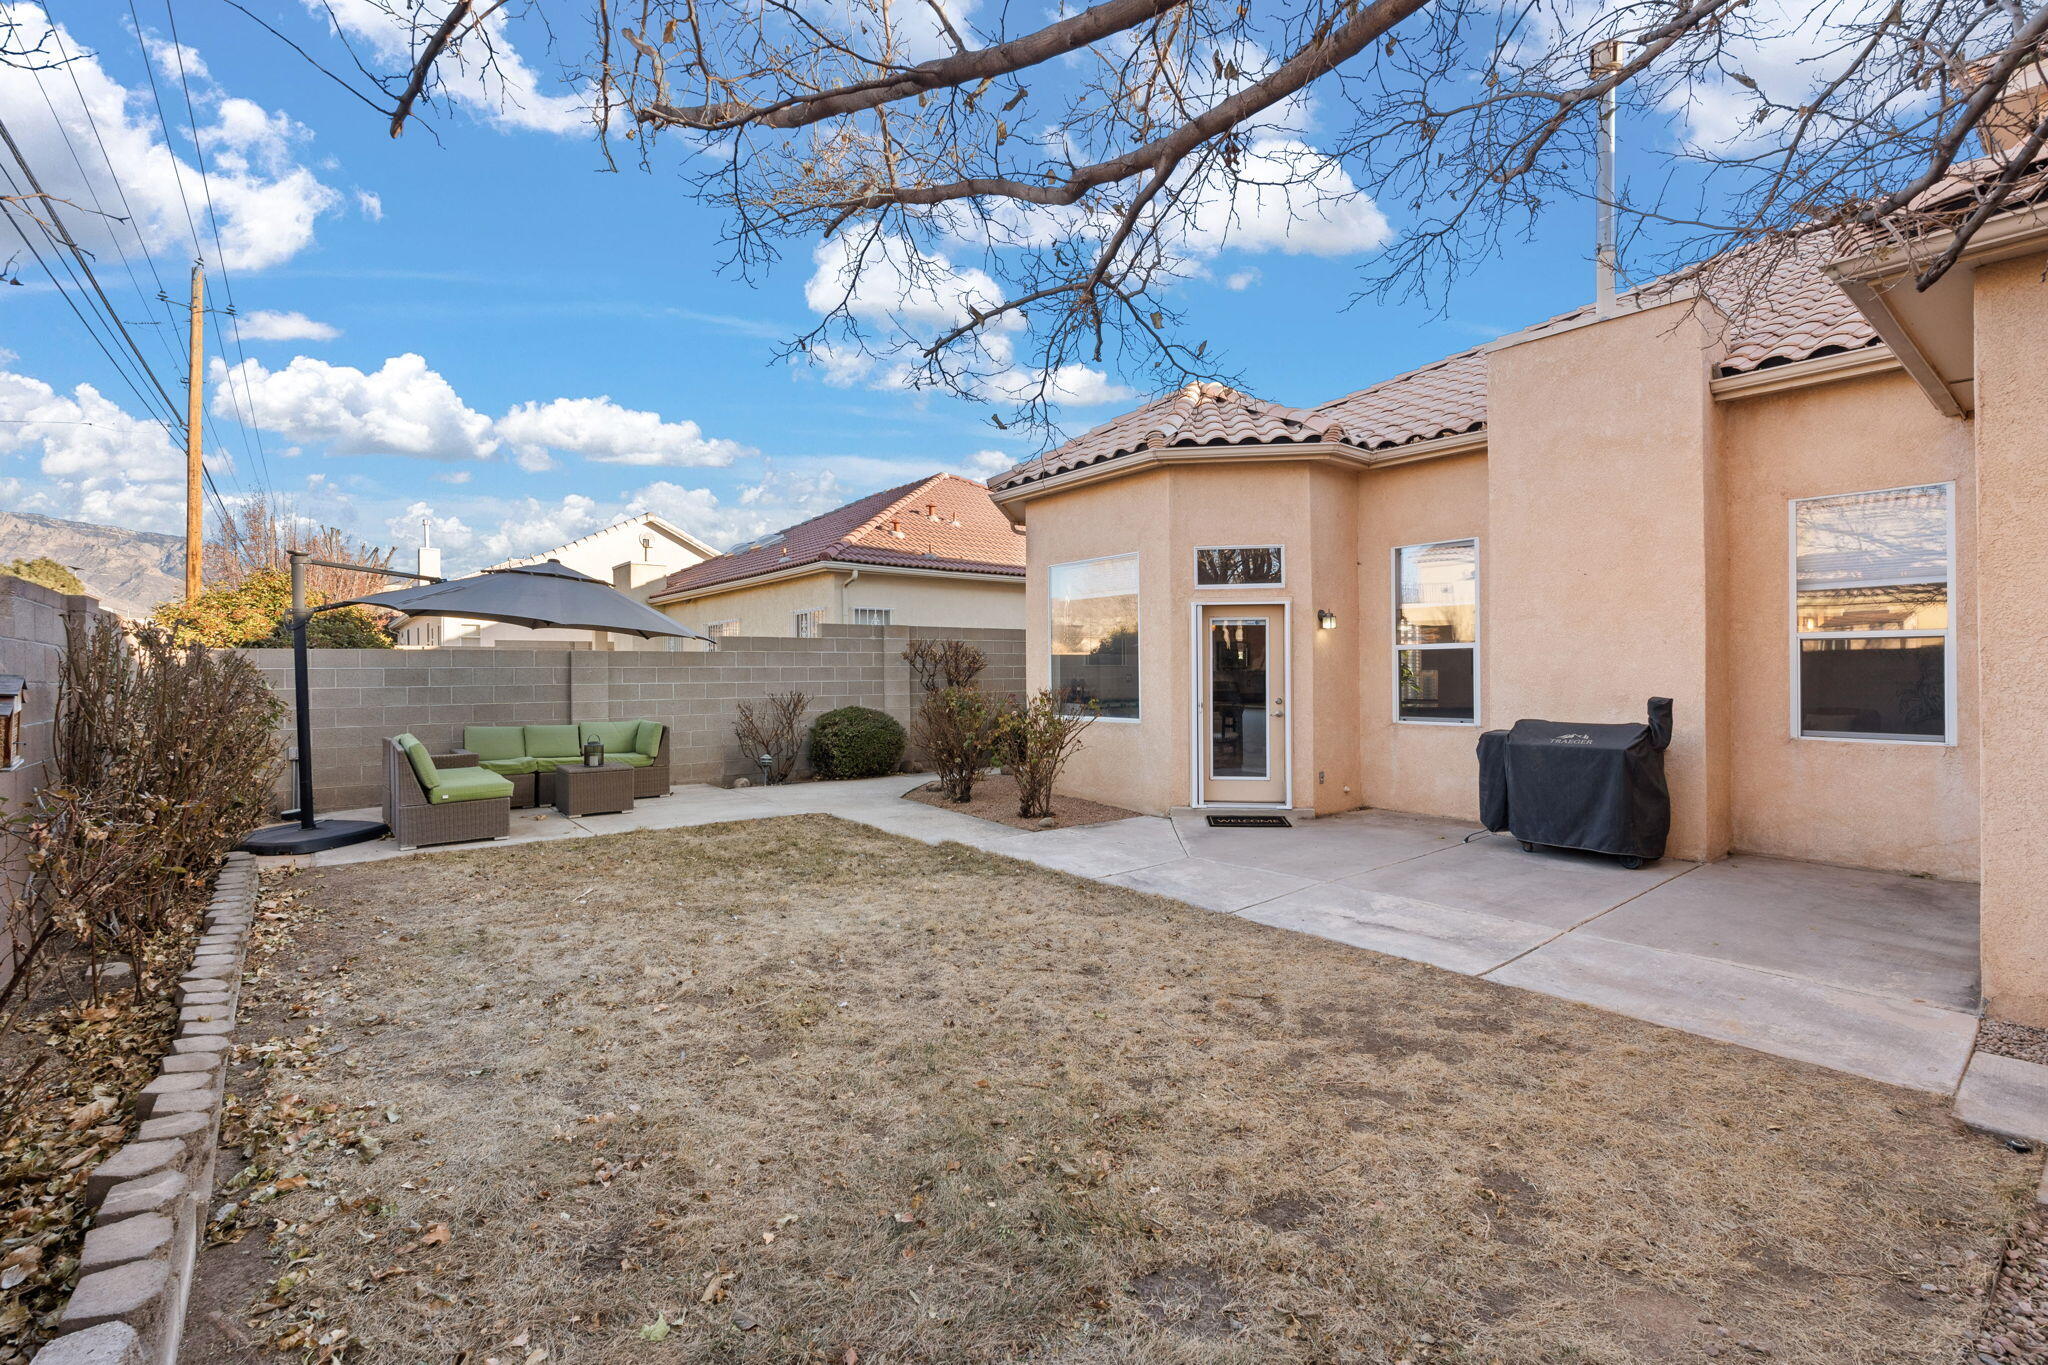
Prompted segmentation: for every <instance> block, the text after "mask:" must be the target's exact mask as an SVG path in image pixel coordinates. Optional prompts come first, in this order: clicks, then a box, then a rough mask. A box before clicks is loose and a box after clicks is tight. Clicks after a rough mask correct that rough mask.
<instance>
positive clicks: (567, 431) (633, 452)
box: [497, 397, 754, 465]
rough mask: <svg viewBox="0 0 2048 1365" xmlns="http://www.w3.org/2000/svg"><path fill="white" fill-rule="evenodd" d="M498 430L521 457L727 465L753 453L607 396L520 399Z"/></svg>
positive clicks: (500, 422)
mask: <svg viewBox="0 0 2048 1365" xmlns="http://www.w3.org/2000/svg"><path fill="white" fill-rule="evenodd" d="M497 431H498V435H499V436H500V437H502V438H503V439H504V440H505V441H506V442H507V443H508V444H509V445H510V446H511V447H512V452H513V454H514V455H515V456H517V457H518V458H519V459H521V460H526V459H529V458H536V457H542V456H545V455H546V454H547V452H548V451H550V450H560V451H567V452H570V453H573V454H577V455H581V456H583V457H584V458H585V459H588V460H595V461H597V462H598V463H600V464H630V465H728V464H731V463H732V462H733V459H734V458H735V457H736V456H741V455H751V454H753V453H754V452H753V450H752V449H751V448H750V447H748V446H743V445H741V444H740V443H739V442H737V441H726V440H713V439H711V438H708V437H706V436H705V435H704V432H703V430H702V429H701V428H700V427H699V426H698V425H697V424H696V423H695V422H664V421H663V420H662V419H661V414H659V413H655V412H643V411H640V410H637V409H634V408H626V407H621V406H619V405H618V404H617V403H614V402H612V401H611V399H609V398H605V397H598V398H557V399H554V400H552V401H550V402H547V403H521V404H519V405H517V406H516V407H514V408H513V409H512V410H511V411H510V412H508V413H506V414H505V415H504V416H503V417H500V418H499V419H498V424H497Z"/></svg>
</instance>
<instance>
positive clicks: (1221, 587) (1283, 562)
mask: <svg viewBox="0 0 2048 1365" xmlns="http://www.w3.org/2000/svg"><path fill="white" fill-rule="evenodd" d="M1204 550H1273V551H1275V552H1277V553H1278V554H1279V556H1280V576H1279V577H1278V578H1276V579H1274V580H1273V581H1272V582H1271V583H1204V582H1203V581H1202V551H1204ZM1189 572H1190V574H1191V575H1192V578H1191V580H1190V581H1191V582H1192V583H1193V584H1194V588H1195V591H1196V592H1241V591H1245V590H1247V589H1251V588H1284V587H1286V586H1287V547H1286V546H1285V545H1266V544H1259V545H1197V546H1196V547H1195V552H1194V558H1193V559H1192V560H1191V561H1190V568H1189Z"/></svg>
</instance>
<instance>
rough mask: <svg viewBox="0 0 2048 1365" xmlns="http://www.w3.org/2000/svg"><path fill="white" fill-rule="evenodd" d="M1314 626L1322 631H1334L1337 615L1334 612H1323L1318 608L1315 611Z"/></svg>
mask: <svg viewBox="0 0 2048 1365" xmlns="http://www.w3.org/2000/svg"><path fill="white" fill-rule="evenodd" d="M1316 625H1317V626H1318V627H1320V628H1321V629H1323V630H1335V629H1336V628H1337V613H1336V612H1334V611H1324V610H1322V609H1321V608H1320V607H1318V608H1317V609H1316Z"/></svg>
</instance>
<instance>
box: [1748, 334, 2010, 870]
mask: <svg viewBox="0 0 2048 1365" xmlns="http://www.w3.org/2000/svg"><path fill="white" fill-rule="evenodd" d="M1721 413H1722V421H1721V432H1722V442H1721V449H1722V460H1723V469H1724V472H1725V476H1726V484H1727V490H1728V493H1727V498H1728V501H1727V518H1726V524H1727V550H1726V557H1725V572H1726V575H1727V580H1726V581H1727V592H1726V594H1725V606H1726V619H1727V623H1728V624H1727V630H1728V658H1729V670H1728V677H1729V680H1730V686H1729V741H1730V753H1729V757H1730V800H1729V814H1730V818H1731V834H1730V837H1731V841H1732V843H1733V846H1734V847H1735V848H1736V849H1739V850H1742V851H1745V852H1752V853H1768V854H1776V855H1779V856H1783V857H1791V858H1808V859H1813V860H1816V861H1821V862H1831V863H1848V864H1852V865H1855V866H1859V867H1876V868H1885V869H1888V870H1892V871H1900V872H1917V873H1925V874H1929V875H1932V876H1937V877H1957V878H1964V879H1973V878H1975V877H1976V875H1977V789H1976V788H1977V762H1976V756H1977V752H1978V747H1977V687H1976V676H1975V670H1974V667H1973V666H1972V665H1973V660H1974V659H1975V656H1976V650H1977V634H1976V630H1975V612H1974V610H1973V603H1972V592H1971V587H1970V585H1971V584H1972V582H1973V581H1974V577H1975V575H1974V573H1973V569H1974V564H1975V555H1974V551H1975V547H1976V535H1975V530H1976V517H1975V507H1974V503H1975V497H1974V484H1973V478H1972V473H1971V464H1972V459H1971V449H1970V439H1971V433H1970V423H1969V422H1968V421H1965V420H1962V419H1958V418H1952V417H1944V416H1942V415H1941V414H1940V413H1938V412H1936V411H1935V409H1934V405H1933V404H1931V403H1929V402H1928V401H1927V398H1926V396H1925V395H1924V394H1922V393H1921V391H1920V389H1919V387H1918V386H1917V385H1916V384H1914V383H1913V381H1912V380H1911V379H1909V378H1907V377H1906V376H1905V374H1904V373H1902V372H1893V373H1891V374H1885V375H1875V376H1871V377H1869V378H1864V379H1854V380H1849V381H1846V382H1843V383H1839V384H1828V385H1824V386H1819V387H1814V388H1805V389H1797V390H1793V391H1791V392H1789V393H1783V394H1775V395H1771V396H1768V397H1760V398H1749V399H1741V400H1738V401H1734V402H1729V403H1725V404H1723V405H1722V409H1721ZM1949 480H1954V481H1955V483H1956V541H1957V544H1956V577H1955V583H1954V586H1953V590H1952V592H1951V601H1952V603H1953V604H1954V607H1955V631H1956V634H1955V647H1956V651H1957V660H1958V666H1957V670H1956V673H1957V678H1956V687H1957V697H1956V727H1957V730H1956V738H1957V743H1955V744H1953V745H1942V744H1915V743H1896V744H1892V743H1870V742H1857V741H1841V740H1825V739H1796V738H1793V735H1792V730H1793V725H1792V714H1791V711H1792V692H1791V685H1792V679H1791V670H1792V652H1791V651H1792V645H1791V640H1790V633H1789V632H1790V628H1791V627H1790V620H1791V583H1790V581H1789V580H1790V573H1791V568H1790V556H1789V547H1788V545H1787V543H1786V541H1787V538H1788V536H1789V534H1790V532H1789V530H1788V516H1789V514H1788V512H1787V510H1786V509H1787V504H1788V501H1789V500H1790V499H1792V498H1808V497H1819V496H1824V495H1827V494H1834V493H1860V492H1866V491H1870V490H1874V489H1880V488H1896V487H1899V486H1902V485H1905V484H1915V483H1940V482H1946V481H1949Z"/></svg>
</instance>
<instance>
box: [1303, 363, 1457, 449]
mask: <svg viewBox="0 0 2048 1365" xmlns="http://www.w3.org/2000/svg"><path fill="white" fill-rule="evenodd" d="M1316 411H1318V412H1322V413H1327V414H1329V415H1330V416H1332V417H1334V418H1336V419H1337V420H1338V421H1340V422H1342V423H1343V424H1344V429H1345V430H1346V431H1348V432H1350V433H1351V434H1352V443H1353V444H1355V445H1359V446H1363V447H1365V448H1366V449H1368V450H1384V449H1386V448H1387V447H1389V446H1399V445H1407V444H1408V443H1409V442H1411V441H1428V440H1433V439H1434V438H1436V437H1438V436H1453V435H1458V434H1461V433H1464V432H1471V431H1482V430H1484V429H1485V427H1486V357H1485V355H1484V354H1482V353H1481V352H1479V351H1461V352H1459V353H1458V354H1457V355H1454V356H1451V357H1449V358H1447V359H1444V360H1439V361H1437V362H1436V363H1435V364H1434V365H1424V366H1423V367H1422V368H1421V369H1419V370H1410V371H1409V372H1408V373H1406V374H1397V375H1395V376H1394V377H1393V378H1392V379H1383V380H1381V381H1380V382H1379V383H1377V384H1374V385H1373V386H1372V387H1371V388H1365V389H1360V390H1359V391H1358V392H1357V393H1352V394H1346V395H1345V396H1344V397H1342V398H1339V399H1337V400H1335V401H1334V402H1329V403H1325V404H1323V406H1322V407H1320V408H1318V409H1316Z"/></svg>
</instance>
